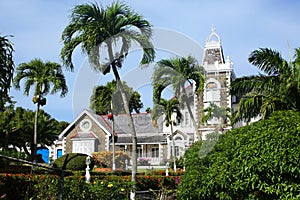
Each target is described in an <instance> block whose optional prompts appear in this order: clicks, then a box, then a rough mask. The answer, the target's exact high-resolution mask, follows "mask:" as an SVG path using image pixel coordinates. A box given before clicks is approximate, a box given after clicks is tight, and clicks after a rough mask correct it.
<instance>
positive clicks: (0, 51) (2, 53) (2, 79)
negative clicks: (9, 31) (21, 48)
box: [0, 36, 14, 111]
mask: <svg viewBox="0 0 300 200" xmlns="http://www.w3.org/2000/svg"><path fill="white" fill-rule="evenodd" d="M13 51H14V49H13V45H12V43H11V42H10V41H9V40H8V39H7V36H0V111H4V107H5V103H6V102H8V101H9V100H10V98H9V96H8V92H9V89H10V87H11V82H12V79H13V73H14V62H13V59H12V56H13V55H12V53H13Z"/></svg>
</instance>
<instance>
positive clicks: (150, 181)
mask: <svg viewBox="0 0 300 200" xmlns="http://www.w3.org/2000/svg"><path fill="white" fill-rule="evenodd" d="M130 180H131V177H130V176H117V175H107V176H103V175H102V176H92V177H91V183H86V182H85V177H84V176H78V175H74V176H68V177H65V178H64V192H63V199H66V200H68V199H70V200H73V199H91V200H93V199H103V200H106V199H107V200H110V199H129V193H130V189H131V186H132V184H131V182H130ZM179 182H180V177H179V176H168V177H166V176H162V175H139V176H137V183H136V188H137V190H138V191H145V190H159V191H167V190H170V191H174V190H175V189H176V188H177V185H178V183H179ZM4 194H6V199H26V196H27V197H29V198H32V199H43V200H44V199H46V200H47V199H49V200H52V199H53V200H54V199H58V197H59V195H60V176H57V175H32V176H31V175H24V174H0V195H1V196H2V195H4Z"/></svg>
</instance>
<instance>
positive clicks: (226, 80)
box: [198, 27, 235, 139]
mask: <svg viewBox="0 0 300 200" xmlns="http://www.w3.org/2000/svg"><path fill="white" fill-rule="evenodd" d="M202 66H203V68H204V69H205V76H206V81H205V84H204V88H203V92H202V94H201V95H199V96H198V116H199V120H200V123H199V124H200V125H199V132H200V133H201V136H200V137H202V139H205V138H206V137H205V136H206V135H207V134H208V133H212V132H215V131H217V132H219V133H223V132H224V131H226V130H229V129H231V127H230V121H229V119H228V118H227V117H226V115H228V114H230V110H231V109H232V107H233V102H234V101H235V99H234V98H233V97H232V96H230V94H229V86H230V83H231V81H232V80H233V79H234V78H235V74H234V71H233V64H232V62H231V60H230V59H229V57H227V58H226V60H225V59H224V54H223V48H222V45H221V39H220V37H219V35H218V34H217V33H216V31H215V28H214V27H212V30H211V33H210V35H209V36H208V37H207V39H206V42H205V48H204V54H203V58H202ZM207 108H209V109H210V110H211V111H212V112H211V114H212V116H213V117H212V118H210V119H209V120H208V121H206V122H204V123H201V121H202V118H203V116H204V115H207V114H208V112H203V110H204V109H207Z"/></svg>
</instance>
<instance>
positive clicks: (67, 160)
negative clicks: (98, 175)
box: [53, 153, 94, 171]
mask: <svg viewBox="0 0 300 200" xmlns="http://www.w3.org/2000/svg"><path fill="white" fill-rule="evenodd" d="M87 156H88V155H86V154H82V153H69V154H65V155H63V156H62V157H60V158H58V159H56V160H55V161H54V163H53V167H57V168H61V169H64V170H75V171H76V170H85V169H86V164H85V160H86V157H87ZM89 167H90V169H93V167H94V161H93V159H91V164H90V166H89Z"/></svg>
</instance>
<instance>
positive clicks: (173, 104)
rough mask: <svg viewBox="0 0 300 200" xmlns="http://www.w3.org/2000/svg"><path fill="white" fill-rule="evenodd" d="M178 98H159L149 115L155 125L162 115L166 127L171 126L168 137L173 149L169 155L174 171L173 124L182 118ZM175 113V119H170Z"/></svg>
mask: <svg viewBox="0 0 300 200" xmlns="http://www.w3.org/2000/svg"><path fill="white" fill-rule="evenodd" d="M179 105H180V103H179V100H178V99H177V98H176V97H175V98H172V99H171V100H169V101H167V100H165V99H163V98H161V99H160V100H159V101H158V102H157V103H156V104H155V105H154V108H153V110H152V112H151V117H152V121H153V124H154V125H155V126H156V124H157V120H158V119H159V118H160V117H161V116H164V121H165V124H166V126H167V127H169V126H170V128H171V133H170V139H172V144H173V150H172V151H171V152H172V155H171V157H172V158H173V163H174V171H175V172H176V157H175V142H174V135H173V134H174V131H173V125H174V124H176V123H180V121H181V119H182V114H181V112H180V108H179ZM174 113H175V114H176V121H174V120H173V119H172V115H173V114H174Z"/></svg>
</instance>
